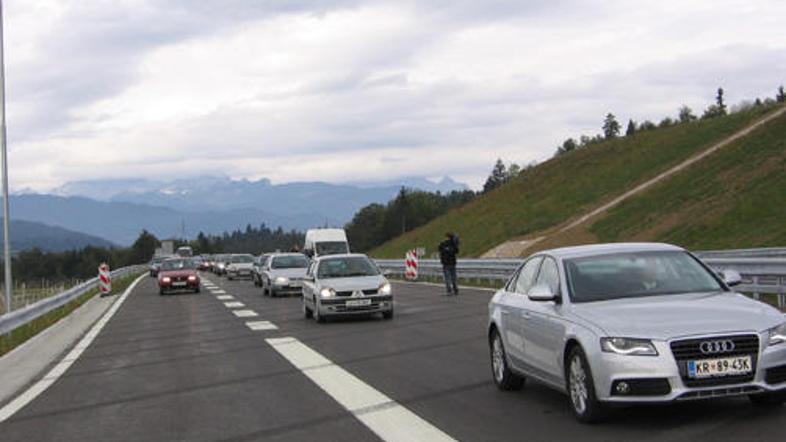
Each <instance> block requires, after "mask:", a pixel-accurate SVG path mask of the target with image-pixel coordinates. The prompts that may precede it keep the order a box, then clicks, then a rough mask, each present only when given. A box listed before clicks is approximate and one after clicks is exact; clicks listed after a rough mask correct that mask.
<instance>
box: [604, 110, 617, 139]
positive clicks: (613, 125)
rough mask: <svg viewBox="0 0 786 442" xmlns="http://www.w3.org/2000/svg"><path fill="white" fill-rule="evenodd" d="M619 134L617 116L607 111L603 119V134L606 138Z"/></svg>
mask: <svg viewBox="0 0 786 442" xmlns="http://www.w3.org/2000/svg"><path fill="white" fill-rule="evenodd" d="M619 134H620V123H619V122H618V121H617V118H616V117H615V116H614V114H612V113H611V112H609V113H608V114H607V115H606V118H605V119H604V120H603V136H604V137H606V139H611V138H616V137H617V135H619Z"/></svg>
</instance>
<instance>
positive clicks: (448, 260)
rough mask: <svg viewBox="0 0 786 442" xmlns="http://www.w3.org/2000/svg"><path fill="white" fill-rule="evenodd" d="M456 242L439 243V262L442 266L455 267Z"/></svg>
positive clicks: (448, 240)
mask: <svg viewBox="0 0 786 442" xmlns="http://www.w3.org/2000/svg"><path fill="white" fill-rule="evenodd" d="M456 242H457V241H455V240H453V239H446V240H444V241H442V242H441V243H439V262H441V263H442V265H443V266H454V265H456V255H458V253H459V249H458V244H456Z"/></svg>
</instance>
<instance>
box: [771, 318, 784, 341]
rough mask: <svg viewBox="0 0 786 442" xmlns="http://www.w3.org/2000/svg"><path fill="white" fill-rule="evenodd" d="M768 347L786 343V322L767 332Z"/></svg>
mask: <svg viewBox="0 0 786 442" xmlns="http://www.w3.org/2000/svg"><path fill="white" fill-rule="evenodd" d="M767 334H768V338H769V339H768V340H767V345H778V344H783V343H784V342H786V322H784V323H783V324H781V325H779V326H777V327H773V328H771V329H769V330H767Z"/></svg>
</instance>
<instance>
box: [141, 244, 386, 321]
mask: <svg viewBox="0 0 786 442" xmlns="http://www.w3.org/2000/svg"><path fill="white" fill-rule="evenodd" d="M178 252H180V249H178ZM154 267H155V269H159V268H160V269H161V271H159V270H155V273H154ZM171 267H177V269H178V270H180V271H181V272H180V273H182V275H181V274H180V273H178V274H170V273H166V272H163V269H164V268H166V269H167V271H169V270H170V268H171ZM197 270H202V271H211V272H213V273H214V274H216V275H218V276H226V277H227V279H229V280H233V279H240V278H248V279H249V280H251V281H252V282H253V283H254V285H255V286H257V287H261V294H262V295H263V296H271V297H277V296H290V295H296V296H300V297H301V298H302V303H303V314H304V316H305V317H306V318H314V319H315V320H316V321H317V322H324V320H325V318H326V317H328V316H335V315H342V316H355V315H372V314H381V315H382V317H383V318H384V319H391V318H393V293H392V289H391V286H390V283H389V282H388V281H387V279H386V278H385V276H384V275H383V274H382V272H381V271H380V270H379V268H378V267H377V265H376V264H375V263H374V262H373V261H371V260H370V259H369V258H368V257H367V256H366V255H361V254H352V253H350V251H349V243H348V241H347V237H346V233H345V232H344V231H343V230H342V229H312V230H309V231H308V232H307V233H306V243H305V247H304V252H303V253H299V252H292V253H282V252H276V253H267V254H262V255H260V256H257V257H255V256H253V255H251V254H247V253H234V254H219V255H202V256H191V250H190V249H189V250H188V251H186V252H185V253H183V254H182V255H181V254H180V253H178V255H176V256H175V257H172V258H169V259H162V258H154V259H153V261H152V262H151V272H150V274H151V276H156V275H158V276H159V277H158V284H159V288H160V290H161V293H162V294H164V293H168V292H170V291H172V290H175V289H191V290H194V286H193V284H194V282H196V290H195V291H198V287H199V279H198V278H199V277H198V274H197ZM187 271H188V272H191V273H188V274H186V273H187ZM183 278H185V279H183ZM181 279H182V280H181Z"/></svg>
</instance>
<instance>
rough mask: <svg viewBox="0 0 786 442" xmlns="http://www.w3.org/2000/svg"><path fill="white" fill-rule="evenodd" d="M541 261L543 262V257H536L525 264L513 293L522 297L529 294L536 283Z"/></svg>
mask: <svg viewBox="0 0 786 442" xmlns="http://www.w3.org/2000/svg"><path fill="white" fill-rule="evenodd" d="M541 261H543V257H541V256H536V257H534V258H531V259H530V260H529V261H527V262H526V264H524V267H522V268H521V271H520V272H519V276H518V278H517V279H516V286H515V287H514V290H513V291H515V292H516V293H520V294H522V295H526V294H527V292H528V291H529V289H530V287H532V286H533V284H534V282H535V276H536V275H537V274H538V268H539V267H540V262H541Z"/></svg>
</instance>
